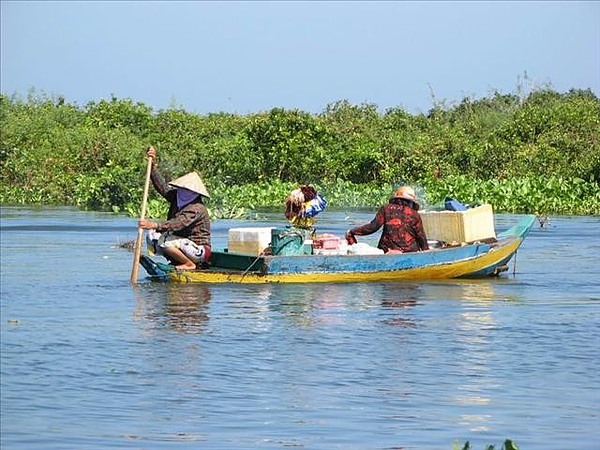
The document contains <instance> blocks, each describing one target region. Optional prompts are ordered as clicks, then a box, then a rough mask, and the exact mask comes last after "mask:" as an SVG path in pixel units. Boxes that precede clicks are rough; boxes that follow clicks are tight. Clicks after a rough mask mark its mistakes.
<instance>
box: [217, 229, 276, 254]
mask: <svg viewBox="0 0 600 450" xmlns="http://www.w3.org/2000/svg"><path fill="white" fill-rule="evenodd" d="M272 229H273V227H268V228H230V229H229V233H228V240H227V251H228V252H229V253H240V254H242V255H255V256H258V255H260V254H261V253H262V252H263V251H264V249H266V248H267V247H268V246H269V244H270V243H271V230H272Z"/></svg>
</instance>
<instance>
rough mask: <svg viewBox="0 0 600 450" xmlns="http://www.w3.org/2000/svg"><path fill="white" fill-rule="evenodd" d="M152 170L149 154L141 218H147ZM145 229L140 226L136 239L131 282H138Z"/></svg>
mask: <svg viewBox="0 0 600 450" xmlns="http://www.w3.org/2000/svg"><path fill="white" fill-rule="evenodd" d="M151 171H152V156H148V167H147V168H146V184H145V185H144V197H143V199H142V213H141V215H140V220H144V219H145V218H146V206H147V204H148V189H149V188H150V172H151ZM143 236H144V229H143V228H142V227H138V235H137V239H136V241H135V252H134V256H133V266H132V267H131V282H132V283H133V284H137V279H138V270H139V267H140V255H141V254H142V238H143Z"/></svg>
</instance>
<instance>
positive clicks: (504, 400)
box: [0, 207, 600, 450]
mask: <svg viewBox="0 0 600 450" xmlns="http://www.w3.org/2000/svg"><path fill="white" fill-rule="evenodd" d="M371 216H372V214H371V213H369V212H365V213H358V212H356V213H351V214H350V216H349V217H345V214H343V213H330V212H325V213H323V214H322V215H321V216H320V217H319V222H318V225H319V231H320V232H332V233H335V234H338V235H341V234H342V233H343V231H344V230H345V229H347V228H349V226H350V225H351V224H358V223H362V222H366V221H368V220H370V219H371ZM518 219H519V217H518V216H509V215H506V216H499V217H498V218H497V221H496V222H497V226H498V228H499V229H504V228H506V227H508V226H509V225H512V224H514V223H516V222H517V221H518ZM284 224H285V222H284V221H283V220H282V219H281V218H280V217H279V215H270V216H267V217H265V220H264V222H258V223H255V222H251V223H244V222H235V221H219V222H215V223H214V224H213V241H214V244H215V245H216V246H223V245H224V244H225V242H226V231H227V229H228V228H229V227H232V226H263V225H284ZM1 226H2V228H1V264H2V265H1V270H2V272H1V289H0V293H1V320H0V329H1V335H0V336H1V347H0V348H1V373H0V375H1V406H0V407H1V410H0V413H1V416H0V417H1V427H2V429H1V438H0V439H1V441H0V444H1V445H0V446H1V447H2V448H3V449H7V450H9V449H18V450H20V449H28V450H29V449H61V450H62V449H107V448H111V449H112V448H127V449H171V448H178V449H179V448H190V449H192V448H193V449H196V448H209V449H255V448H257V449H282V448H290V447H291V448H306V449H332V448H343V449H400V448H403V449H452V446H453V444H455V443H461V444H464V442H466V441H467V440H468V441H470V442H471V444H472V446H473V448H474V449H483V448H484V447H485V445H487V444H494V445H496V448H499V447H501V445H502V443H503V441H504V440H505V439H506V438H510V439H513V440H514V441H515V442H516V443H517V444H518V445H519V446H520V448H522V449H544V450H547V449H598V448H600V379H599V377H598V368H599V367H600V364H599V363H600V350H599V348H600V281H599V277H598V275H597V274H598V273H600V257H599V256H598V255H599V254H600V239H599V238H600V218H598V217H551V218H550V226H548V227H545V228H540V227H539V226H538V225H537V224H536V225H535V227H534V229H533V230H532V232H531V234H530V235H529V237H528V238H527V240H526V241H525V243H524V245H523V247H522V248H521V249H520V250H519V253H518V255H517V261H516V274H514V275H513V269H514V266H513V264H512V263H511V266H510V272H509V273H508V274H505V275H504V277H503V278H500V279H489V280H487V279H486V280H480V281H443V282H419V283H410V282H406V283H370V284H368V283H363V284H361V283H357V284H324V285H215V286H202V285H170V284H159V283H152V282H148V281H147V280H145V279H143V277H144V276H145V272H144V271H143V269H140V277H141V280H140V281H141V282H140V284H139V285H138V286H136V287H133V286H131V285H130V284H129V275H130V272H131V261H132V257H133V254H132V252H130V251H127V250H124V249H123V248H119V247H118V246H117V245H116V244H118V243H123V242H126V241H130V240H132V239H135V236H136V224H135V221H134V220H133V219H129V218H124V217H119V216H114V215H110V214H101V213H89V212H88V213H86V212H81V211H77V210H73V209H65V208H58V209H21V208H9V207H4V208H2V221H1ZM370 239H371V242H376V240H377V237H376V236H375V237H372V238H370Z"/></svg>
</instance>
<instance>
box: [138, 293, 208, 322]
mask: <svg viewBox="0 0 600 450" xmlns="http://www.w3.org/2000/svg"><path fill="white" fill-rule="evenodd" d="M135 295H136V300H137V308H136V312H135V315H136V318H138V319H142V320H144V319H145V320H149V321H151V322H153V323H156V324H158V325H159V326H163V327H168V328H171V329H173V330H175V331H178V332H181V333H201V332H203V331H204V330H205V328H206V326H207V323H208V320H209V312H208V308H209V303H210V300H211V291H210V287H209V286H207V285H203V284H174V283H164V284H163V283H161V284H153V285H146V286H140V287H139V288H137V289H136V291H135Z"/></svg>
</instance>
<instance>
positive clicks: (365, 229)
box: [346, 186, 429, 253]
mask: <svg viewBox="0 0 600 450" xmlns="http://www.w3.org/2000/svg"><path fill="white" fill-rule="evenodd" d="M419 208H420V205H419V202H418V201H417V196H416V194H415V191H414V189H413V188H411V187H410V186H402V187H400V188H398V190H396V192H395V193H394V196H393V197H392V198H390V201H389V203H388V204H386V205H383V206H382V207H381V208H379V210H378V211H377V214H375V218H374V219H373V220H372V221H371V222H369V223H367V224H365V225H362V226H359V227H355V228H352V229H351V230H348V231H347V232H346V240H347V241H348V244H349V245H352V244H355V243H356V238H355V236H365V235H369V234H373V233H375V232H376V231H377V230H379V229H380V228H381V227H383V231H382V233H381V237H380V239H379V244H377V247H378V248H380V249H381V250H383V251H384V252H385V253H400V252H401V253H404V252H417V251H419V250H429V245H428V244H427V237H426V236H425V230H424V229H423V222H422V220H421V216H420V215H419V213H418V210H419Z"/></svg>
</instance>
